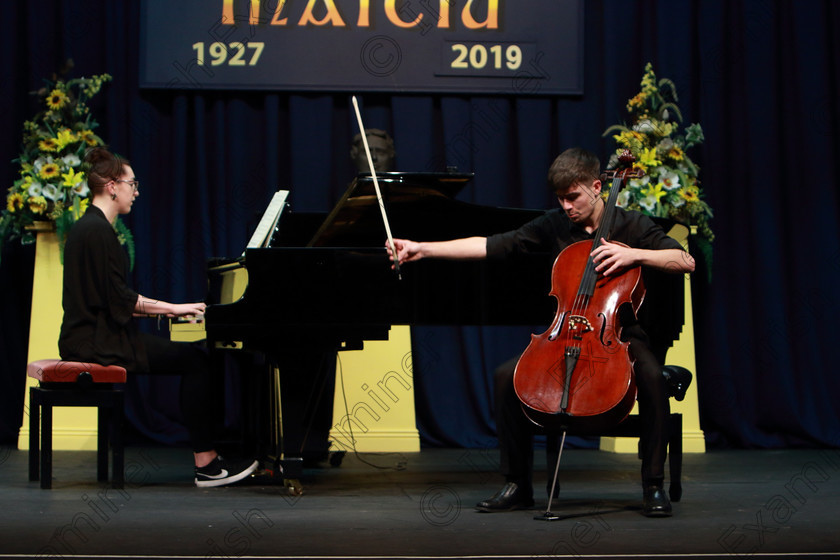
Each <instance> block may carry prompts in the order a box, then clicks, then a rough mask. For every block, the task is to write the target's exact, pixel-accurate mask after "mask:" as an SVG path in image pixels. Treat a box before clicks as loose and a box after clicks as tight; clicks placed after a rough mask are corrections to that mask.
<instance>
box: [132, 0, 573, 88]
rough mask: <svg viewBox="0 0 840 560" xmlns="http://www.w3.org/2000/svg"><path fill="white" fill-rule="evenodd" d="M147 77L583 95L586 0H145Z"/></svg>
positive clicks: (198, 84)
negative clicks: (174, 0) (584, 6)
mask: <svg viewBox="0 0 840 560" xmlns="http://www.w3.org/2000/svg"><path fill="white" fill-rule="evenodd" d="M140 87H146V88H171V89H240V90H241V89H260V90H282V91H313V90H314V91H351V92H353V91H387V92H438V93H490V94H515V95H564V94H581V93H583V0H212V1H208V0H177V1H176V2H172V1H171V0H143V2H142V4H141V25H140Z"/></svg>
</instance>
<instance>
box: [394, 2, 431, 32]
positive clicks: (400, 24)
mask: <svg viewBox="0 0 840 560" xmlns="http://www.w3.org/2000/svg"><path fill="white" fill-rule="evenodd" d="M396 4H397V0H385V15H387V16H388V19H389V20H390V21H391V23H393V24H394V25H396V26H397V27H402V28H408V27H417V24H418V23H420V20H421V19H423V14H417V17H416V18H414V21H410V22H409V21H403V20H401V19H400V15H399V14H398V13H397V7H396Z"/></svg>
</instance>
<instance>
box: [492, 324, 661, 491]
mask: <svg viewBox="0 0 840 560" xmlns="http://www.w3.org/2000/svg"><path fill="white" fill-rule="evenodd" d="M642 336H644V335H642ZM628 342H629V343H630V352H631V353H632V355H633V357H634V358H635V360H636V361H635V363H634V366H633V372H634V374H635V378H636V387H637V390H638V396H637V399H638V402H639V419H640V421H641V423H642V437H641V455H642V483H643V484H644V485H649V484H662V481H663V479H664V475H665V459H666V457H667V449H668V420H669V418H670V404H669V402H668V391H667V386H666V383H665V377H664V376H663V375H662V365H661V360H659V359H657V358H656V357H655V356H654V354H653V352H652V351H651V350H650V348H649V346H648V344H647V341H646V339H645V338H629V339H628ZM518 360H519V358H518V357H516V358H513V359H511V360H508V361H507V362H505V363H504V364H502V365H500V366H499V367H498V368H496V371H495V374H494V380H495V390H496V396H495V405H496V409H495V416H496V430H497V432H498V437H499V451H500V455H501V456H500V466H499V468H500V471H501V474H502V475H503V476H504V477H505V480H506V481H508V482H515V483H517V484H518V485H519V486H521V487H523V488H526V489H527V490H529V491H532V488H533V484H532V478H533V467H534V445H533V443H534V434H535V433H536V430H537V429H538V428H537V427H536V426H535V425H534V424H533V423H532V422H531V421H530V420H529V419H528V418H527V417H526V416H525V413H524V412H522V406H521V404H520V401H519V399H518V398H517V396H516V393H515V391H514V389H513V372H514V369H515V367H516V362H517V361H518ZM551 436H552V434H549V437H551ZM549 450H551V447H549ZM551 455H552V454H551V453H549V470H550V472H551V473H552V475H553V472H554V465H553V464H552V462H551V459H552V457H551ZM556 458H557V455H556V452H555V453H554V454H553V459H554V460H556Z"/></svg>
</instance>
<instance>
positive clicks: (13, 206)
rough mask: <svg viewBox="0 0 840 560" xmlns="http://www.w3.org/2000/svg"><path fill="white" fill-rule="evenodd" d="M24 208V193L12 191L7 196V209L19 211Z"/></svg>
mask: <svg viewBox="0 0 840 560" xmlns="http://www.w3.org/2000/svg"><path fill="white" fill-rule="evenodd" d="M21 208H23V195H22V194H20V193H12V194H10V195H9V196H8V197H6V209H7V210H8V211H9V212H12V213H14V212H17V211H18V210H20V209H21Z"/></svg>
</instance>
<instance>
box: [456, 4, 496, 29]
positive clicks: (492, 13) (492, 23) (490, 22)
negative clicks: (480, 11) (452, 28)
mask: <svg viewBox="0 0 840 560" xmlns="http://www.w3.org/2000/svg"><path fill="white" fill-rule="evenodd" d="M472 3H473V0H467V4H466V6H464V9H463V11H462V12H461V21H463V22H464V27H466V28H467V29H481V28H482V27H486V28H487V29H498V28H499V0H487V19H485V20H484V21H483V22H478V21H476V20H475V18H474V17H473V16H472V12H471V11H470V6H472Z"/></svg>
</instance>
